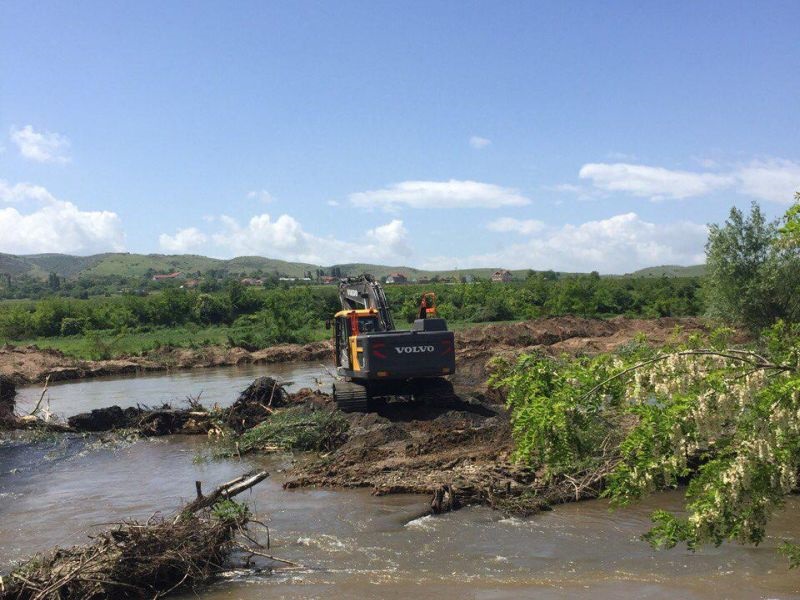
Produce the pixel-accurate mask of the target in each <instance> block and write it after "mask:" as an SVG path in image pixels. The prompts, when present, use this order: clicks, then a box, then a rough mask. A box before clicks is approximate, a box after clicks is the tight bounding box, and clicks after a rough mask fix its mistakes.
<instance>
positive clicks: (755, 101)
mask: <svg viewBox="0 0 800 600" xmlns="http://www.w3.org/2000/svg"><path fill="white" fill-rule="evenodd" d="M798 22H800V3H798V2H796V1H790V2H761V3H752V2H747V3H746V2H741V3H739V2H685V3H655V2H645V3H642V2H614V3H607V4H603V3H597V4H593V3H586V2H551V3H535V2H520V3H515V2H503V3H490V2H402V3H389V2H327V3H321V2H291V3H290V2H235V3H228V2H185V3H179V2H141V1H140V2H125V3H123V2H79V3H65V2H36V1H25V2H23V1H7V2H3V3H2V4H0V73H1V74H2V78H1V79H0V147H2V150H1V151H0V252H10V253H17V254H24V253H34V252H69V253H75V254H90V253H94V252H100V251H110V250H125V251H130V252H163V253H183V252H190V253H198V254H207V255H211V256H219V257H231V256H236V255H243V254H258V255H263V256H269V257H273V258H283V259H288V260H303V261H308V262H313V263H320V264H333V263H336V262H355V261H358V262H382V263H393V264H406V265H412V266H419V267H431V268H453V267H459V268H463V267H470V266H492V267H494V266H498V267H500V266H503V267H510V268H524V267H531V268H536V269H546V268H554V269H560V270H570V271H586V270H593V269H597V270H600V271H602V272H609V273H614V272H616V273H621V272H627V271H630V270H633V269H635V268H639V267H642V266H647V265H653V264H664V263H678V264H693V263H697V262H702V259H703V243H704V240H705V226H706V224H707V223H709V222H720V221H722V220H724V218H725V216H726V214H727V212H728V210H729V208H730V207H731V206H732V205H734V204H735V205H738V206H742V207H746V206H747V205H749V203H750V202H751V201H752V200H757V201H758V202H760V203H761V205H762V207H763V208H764V209H765V210H766V212H767V213H768V214H769V215H770V216H773V217H777V216H779V215H781V214H782V213H783V211H785V209H786V208H787V206H788V205H789V203H790V202H791V200H792V195H793V192H794V190H798V189H800V38H798V37H797V32H796V24H797V23H798Z"/></svg>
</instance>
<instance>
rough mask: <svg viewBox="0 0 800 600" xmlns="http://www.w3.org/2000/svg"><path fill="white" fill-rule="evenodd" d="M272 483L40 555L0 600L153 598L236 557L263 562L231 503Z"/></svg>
mask: <svg viewBox="0 0 800 600" xmlns="http://www.w3.org/2000/svg"><path fill="white" fill-rule="evenodd" d="M266 477H268V473H267V472H265V471H259V472H254V473H248V474H245V475H242V476H241V477H237V478H236V479H234V480H233V481H230V482H228V483H225V484H223V485H221V486H219V487H218V488H216V489H215V490H213V491H212V492H211V493H210V494H208V495H203V494H202V491H201V487H200V483H199V482H197V484H196V486H197V498H196V499H195V500H193V501H192V502H190V503H188V504H187V505H185V506H183V507H182V508H181V509H180V510H179V511H177V512H176V513H175V514H174V515H173V516H172V517H170V518H166V517H163V516H160V515H156V516H153V517H152V518H151V519H149V520H148V521H146V522H144V523H139V522H136V521H125V522H122V523H118V524H116V525H115V526H114V527H112V528H111V529H108V530H106V531H103V532H101V533H99V534H97V535H94V536H93V537H92V542H91V543H90V544H87V545H84V546H73V547H71V548H56V549H54V550H52V551H51V552H48V553H46V554H40V555H36V556H34V557H33V558H31V559H30V560H28V561H26V562H24V563H23V564H21V565H19V566H18V567H17V568H16V569H14V570H13V571H12V572H11V573H10V574H8V575H6V576H5V577H0V600H56V599H57V600H100V599H101V598H109V599H111V600H117V599H120V600H121V599H144V598H148V599H155V598H162V597H164V596H167V595H168V594H170V593H172V592H175V591H178V590H186V589H196V588H197V587H199V586H202V585H204V584H207V583H208V582H210V581H212V580H213V579H214V578H215V577H216V576H217V575H218V574H219V573H220V572H221V571H222V569H223V567H224V566H225V565H226V564H227V563H228V562H229V559H230V558H231V555H232V553H234V552H235V551H239V550H241V551H243V552H244V553H245V554H247V555H248V556H250V557H252V556H254V555H259V556H264V557H266V558H269V559H272V560H274V561H278V562H281V563H286V564H290V565H292V564H294V563H290V562H289V561H283V560H281V559H277V558H275V557H272V556H269V555H268V554H265V553H264V552H263V551H262V550H263V549H264V548H263V547H262V546H260V545H256V544H255V542H253V540H252V537H251V536H246V538H245V539H247V540H248V541H249V543H250V544H252V545H250V546H246V545H245V544H243V543H242V542H240V541H239V539H238V538H239V537H241V536H245V535H246V534H245V530H246V527H247V525H248V523H249V522H250V521H251V520H252V518H251V514H250V511H249V510H248V509H247V507H246V506H245V505H243V504H239V503H237V502H235V501H233V500H232V498H233V497H234V496H236V495H238V494H241V493H242V492H244V491H246V490H249V489H250V488H252V487H253V486H254V485H256V484H258V483H259V482H261V481H263V480H264V479H265V478H266Z"/></svg>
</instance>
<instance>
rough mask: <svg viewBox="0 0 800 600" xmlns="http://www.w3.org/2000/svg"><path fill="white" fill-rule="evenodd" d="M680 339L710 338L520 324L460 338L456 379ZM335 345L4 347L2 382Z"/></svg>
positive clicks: (647, 323)
mask: <svg viewBox="0 0 800 600" xmlns="http://www.w3.org/2000/svg"><path fill="white" fill-rule="evenodd" d="M678 330H679V331H680V336H681V337H684V338H685V337H686V336H687V335H688V334H691V333H697V332H702V331H706V328H705V327H704V325H703V322H702V320H700V319H697V318H673V317H664V318H661V319H628V318H625V317H616V318H613V319H608V320H604V319H586V318H582V317H572V316H565V317H552V318H547V319H538V320H535V321H525V322H520V323H510V324H509V323H503V324H496V325H485V326H475V327H472V328H470V329H466V330H464V331H459V332H457V333H456V348H457V349H458V357H457V360H458V374H457V376H456V381H457V382H461V383H464V384H467V385H482V384H483V383H484V381H485V375H486V370H485V365H486V362H487V361H488V359H489V358H491V357H492V356H495V355H501V356H502V355H511V354H516V353H519V352H522V351H525V350H530V349H534V348H536V349H543V350H544V351H546V352H551V353H553V354H560V353H562V352H567V353H573V354H577V353H581V352H602V351H607V350H613V349H614V348H617V347H619V346H620V345H622V344H625V343H627V342H630V341H631V340H632V339H633V338H634V336H635V335H636V334H637V333H642V334H644V335H645V336H646V337H647V339H648V340H649V341H651V342H652V343H661V342H664V341H666V340H668V339H670V338H671V337H672V336H674V335H675V333H676V331H678ZM332 352H333V345H332V343H331V342H330V341H323V342H314V343H312V344H305V345H298V344H281V345H278V346H273V347H271V348H265V349H263V350H257V351H255V352H248V351H247V350H244V349H243V348H222V347H218V346H208V347H205V348H199V349H188V348H168V347H162V348H160V349H159V350H155V351H153V352H150V353H149V354H147V355H146V356H130V357H124V358H118V359H113V360H77V359H74V358H71V357H69V356H66V355H64V354H63V353H61V352H59V351H57V350H49V349H40V348H37V347H35V346H27V347H14V346H8V345H7V346H3V347H0V375H4V376H6V377H8V378H10V379H11V380H12V381H13V382H14V383H16V384H17V385H23V384H27V383H38V382H42V381H44V380H45V378H46V377H48V376H49V377H50V381H60V380H65V379H81V378H88V377H99V376H103V375H122V374H129V373H141V372H147V371H158V370H166V369H189V368H208V367H221V366H234V365H243V364H268V363H278V362H290V361H311V360H317V361H324V362H327V361H330V359H331V357H332Z"/></svg>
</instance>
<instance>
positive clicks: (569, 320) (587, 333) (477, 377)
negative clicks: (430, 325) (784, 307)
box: [453, 316, 745, 389]
mask: <svg viewBox="0 0 800 600" xmlns="http://www.w3.org/2000/svg"><path fill="white" fill-rule="evenodd" d="M697 333H699V334H703V333H708V327H707V326H706V324H705V323H704V321H703V320H702V319H698V318H675V317H662V318H660V319H628V318H625V317H615V318H613V319H608V320H604V319H587V318H583V317H573V316H564V317H551V318H546V319H537V320H535V321H526V322H521V323H514V324H496V325H484V326H478V327H473V328H470V329H466V330H464V331H460V332H458V333H456V349H457V352H458V355H457V367H456V375H455V377H454V378H453V381H454V383H456V384H460V385H462V386H473V387H478V388H480V389H485V384H486V380H487V378H488V375H489V371H490V369H489V368H488V365H487V363H488V361H489V360H490V359H492V358H493V357H495V356H501V357H505V358H509V359H513V358H514V357H516V356H517V355H519V354H521V353H523V352H530V351H533V350H536V351H540V352H546V353H548V354H551V355H554V356H555V355H559V354H563V353H566V354H573V355H577V354H596V353H599V352H610V351H613V350H616V349H618V348H620V347H621V346H623V345H625V344H628V343H630V342H632V341H633V340H635V339H636V337H637V336H639V335H641V336H644V338H645V339H646V340H647V341H648V342H649V343H651V344H653V345H660V344H664V343H665V342H667V341H669V340H676V341H678V340H680V341H684V340H686V339H688V338H689V336H690V335H692V334H697ZM744 339H745V338H744V337H743V336H742V338H741V341H744Z"/></svg>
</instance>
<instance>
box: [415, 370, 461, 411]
mask: <svg viewBox="0 0 800 600" xmlns="http://www.w3.org/2000/svg"><path fill="white" fill-rule="evenodd" d="M416 387H417V389H416V390H415V392H414V400H416V401H417V402H423V403H425V404H428V405H430V406H449V405H451V404H453V403H454V402H455V401H456V400H458V396H456V393H455V391H454V390H453V384H452V383H450V382H449V381H448V380H446V379H442V378H438V377H436V378H431V379H423V380H421V381H417V384H416Z"/></svg>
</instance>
